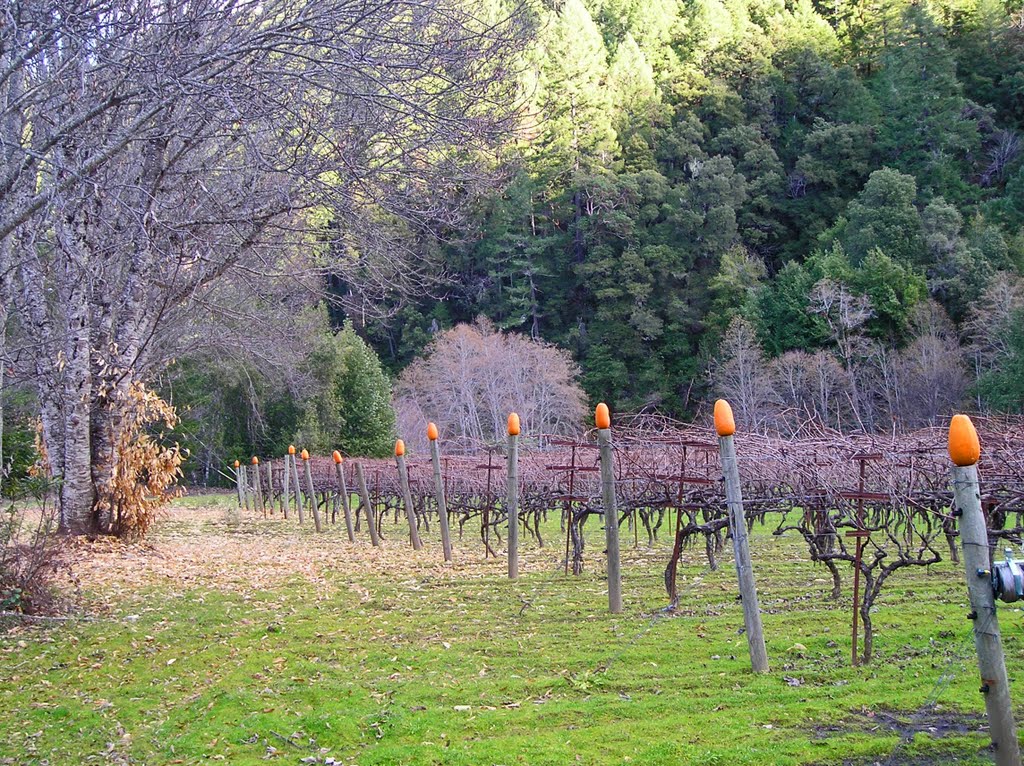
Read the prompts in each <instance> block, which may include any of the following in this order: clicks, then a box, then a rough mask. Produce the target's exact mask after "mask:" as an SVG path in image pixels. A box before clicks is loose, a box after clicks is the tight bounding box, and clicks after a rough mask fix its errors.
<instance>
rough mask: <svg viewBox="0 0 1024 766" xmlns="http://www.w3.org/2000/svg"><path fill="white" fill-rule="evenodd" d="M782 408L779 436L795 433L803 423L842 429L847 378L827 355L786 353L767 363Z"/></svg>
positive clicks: (827, 352) (822, 353)
mask: <svg viewBox="0 0 1024 766" xmlns="http://www.w3.org/2000/svg"><path fill="white" fill-rule="evenodd" d="M770 367H771V373H772V377H773V378H774V380H775V386H776V393H777V395H778V397H779V402H780V404H781V405H782V411H781V412H780V414H779V417H778V421H779V422H778V428H779V430H780V431H781V432H784V433H786V432H788V433H795V432H796V431H797V430H799V428H800V426H802V425H803V424H804V423H805V422H807V421H811V422H813V423H816V424H818V425H819V426H825V427H828V428H836V429H840V428H842V426H843V424H844V423H846V422H847V420H848V419H849V418H848V416H849V406H848V402H849V378H848V377H847V375H846V372H845V370H843V367H842V365H840V364H839V362H838V361H836V358H835V357H834V356H833V355H832V354H831V352H829V351H824V350H822V351H817V352H815V353H813V354H811V353H808V352H806V351H787V352H786V353H785V354H783V355H782V356H780V357H778V358H777V359H773V360H772V361H771V363H770Z"/></svg>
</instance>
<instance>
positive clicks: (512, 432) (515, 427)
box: [508, 412, 522, 436]
mask: <svg viewBox="0 0 1024 766" xmlns="http://www.w3.org/2000/svg"><path fill="white" fill-rule="evenodd" d="M520 430H522V429H521V427H520V424H519V415H517V414H516V413H514V412H510V413H509V414H508V435H509V436H519V432H520Z"/></svg>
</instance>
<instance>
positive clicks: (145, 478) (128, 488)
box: [96, 383, 184, 538]
mask: <svg viewBox="0 0 1024 766" xmlns="http://www.w3.org/2000/svg"><path fill="white" fill-rule="evenodd" d="M125 399H126V401H125V402H124V412H125V416H124V420H123V422H122V428H121V430H120V433H119V434H118V437H117V442H116V447H115V460H114V466H113V470H112V472H111V479H110V482H109V484H107V485H106V486H104V487H102V488H100V489H99V491H98V493H97V497H96V509H97V511H98V512H99V517H100V519H102V520H104V522H105V523H104V527H106V529H107V530H108V531H110V532H112V533H113V534H115V535H118V536H120V537H131V538H133V537H141V536H143V535H145V534H146V532H147V531H148V530H149V528H150V527H151V526H152V524H153V521H154V520H155V519H156V516H157V514H158V513H159V511H160V510H161V509H162V508H163V507H164V506H166V505H167V503H168V502H169V501H170V500H171V499H172V498H174V497H177V496H178V494H180V492H179V490H172V489H171V487H172V486H173V485H174V484H175V482H177V480H178V479H179V478H180V477H181V475H182V472H181V463H182V460H183V459H184V456H183V455H182V452H181V448H180V446H179V445H178V444H177V443H175V444H174V445H173V446H167V445H165V444H164V443H163V440H162V438H160V437H161V436H162V435H160V436H154V435H153V434H152V433H151V432H150V430H149V429H150V428H151V427H152V426H159V425H162V426H164V427H166V428H174V426H175V425H177V423H178V416H177V413H175V411H174V407H172V406H171V405H170V404H168V403H167V402H165V401H164V400H163V399H161V398H160V397H159V396H157V395H156V394H155V393H154V392H153V391H150V390H149V389H147V388H146V387H145V386H143V385H141V384H139V383H135V384H133V385H132V386H131V387H130V388H129V389H128V392H127V395H126V397H125Z"/></svg>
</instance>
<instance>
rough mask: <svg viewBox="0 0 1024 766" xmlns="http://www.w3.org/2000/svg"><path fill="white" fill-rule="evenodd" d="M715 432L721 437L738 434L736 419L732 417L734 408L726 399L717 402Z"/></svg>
mask: <svg viewBox="0 0 1024 766" xmlns="http://www.w3.org/2000/svg"><path fill="white" fill-rule="evenodd" d="M715 430H716V431H718V435H719V436H732V435H733V434H734V433H736V419H735V418H734V417H733V416H732V407H730V406H729V402H727V401H725V399H719V400H718V401H717V402H715Z"/></svg>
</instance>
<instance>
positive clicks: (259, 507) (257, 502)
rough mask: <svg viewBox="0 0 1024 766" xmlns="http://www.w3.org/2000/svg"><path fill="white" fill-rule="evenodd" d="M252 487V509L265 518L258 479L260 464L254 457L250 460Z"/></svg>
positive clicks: (264, 506) (261, 488) (264, 508)
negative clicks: (253, 494)
mask: <svg viewBox="0 0 1024 766" xmlns="http://www.w3.org/2000/svg"><path fill="white" fill-rule="evenodd" d="M252 486H253V490H254V492H255V498H254V500H253V505H254V509H253V510H256V511H258V512H260V513H262V514H263V518H266V517H267V506H266V503H265V502H264V501H263V482H262V481H261V479H260V464H259V463H258V462H257V461H256V458H255V457H254V458H253V459H252Z"/></svg>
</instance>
